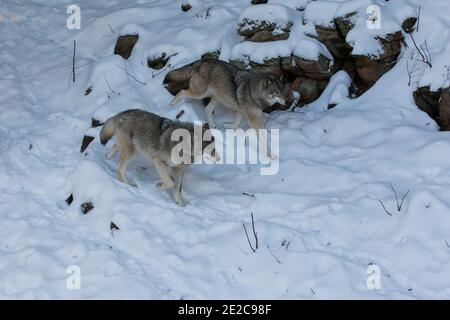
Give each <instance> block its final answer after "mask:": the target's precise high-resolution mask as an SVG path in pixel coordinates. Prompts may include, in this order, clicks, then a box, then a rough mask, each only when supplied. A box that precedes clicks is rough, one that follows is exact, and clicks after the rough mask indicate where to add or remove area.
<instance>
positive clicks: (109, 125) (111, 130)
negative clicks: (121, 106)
mask: <svg viewBox="0 0 450 320" xmlns="http://www.w3.org/2000/svg"><path fill="white" fill-rule="evenodd" d="M115 134H116V116H114V117H111V118H109V119H108V120H107V121H106V122H105V124H104V125H103V127H102V130H101V131H100V142H101V143H102V144H103V145H105V144H106V143H107V142H108V141H109V139H111V138H112V137H113V136H114V135H115Z"/></svg>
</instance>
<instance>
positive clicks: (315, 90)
mask: <svg viewBox="0 0 450 320" xmlns="http://www.w3.org/2000/svg"><path fill="white" fill-rule="evenodd" d="M299 79H301V80H300V83H299V86H298V89H297V91H298V92H299V93H300V100H299V103H298V105H299V106H304V105H306V104H308V103H311V102H313V101H314V100H316V99H317V98H318V97H319V96H320V92H321V91H320V90H319V82H318V81H317V80H314V79H307V78H303V79H302V78H299Z"/></svg>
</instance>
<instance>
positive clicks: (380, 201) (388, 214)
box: [378, 200, 392, 217]
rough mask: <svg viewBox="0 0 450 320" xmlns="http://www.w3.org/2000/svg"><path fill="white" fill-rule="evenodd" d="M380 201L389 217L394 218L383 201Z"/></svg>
mask: <svg viewBox="0 0 450 320" xmlns="http://www.w3.org/2000/svg"><path fill="white" fill-rule="evenodd" d="M378 201H379V202H380V204H381V206H382V207H383V210H384V211H385V212H386V213H387V214H388V215H390V216H391V217H392V213H390V212H389V211H388V209H386V207H385V206H384V203H383V201H381V200H378Z"/></svg>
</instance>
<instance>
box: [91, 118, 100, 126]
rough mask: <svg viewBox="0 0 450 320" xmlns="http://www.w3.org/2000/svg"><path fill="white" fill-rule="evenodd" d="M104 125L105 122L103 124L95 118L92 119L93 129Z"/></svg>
mask: <svg viewBox="0 0 450 320" xmlns="http://www.w3.org/2000/svg"><path fill="white" fill-rule="evenodd" d="M102 125H103V122H101V121H100V120H97V119H95V118H91V127H92V128H97V127H100V126H102Z"/></svg>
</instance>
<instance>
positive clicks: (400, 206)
mask: <svg viewBox="0 0 450 320" xmlns="http://www.w3.org/2000/svg"><path fill="white" fill-rule="evenodd" d="M389 185H390V186H391V189H392V192H394V195H395V201H396V203H397V211H398V212H400V211H402V207H403V202H404V201H405V198H406V197H407V196H408V193H409V191H410V190H408V191H407V192H406V193H405V194H404V195H403V196H402V199H401V200H399V198H398V194H397V192H396V191H395V189H394V186H393V185H392V183H390V182H389Z"/></svg>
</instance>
